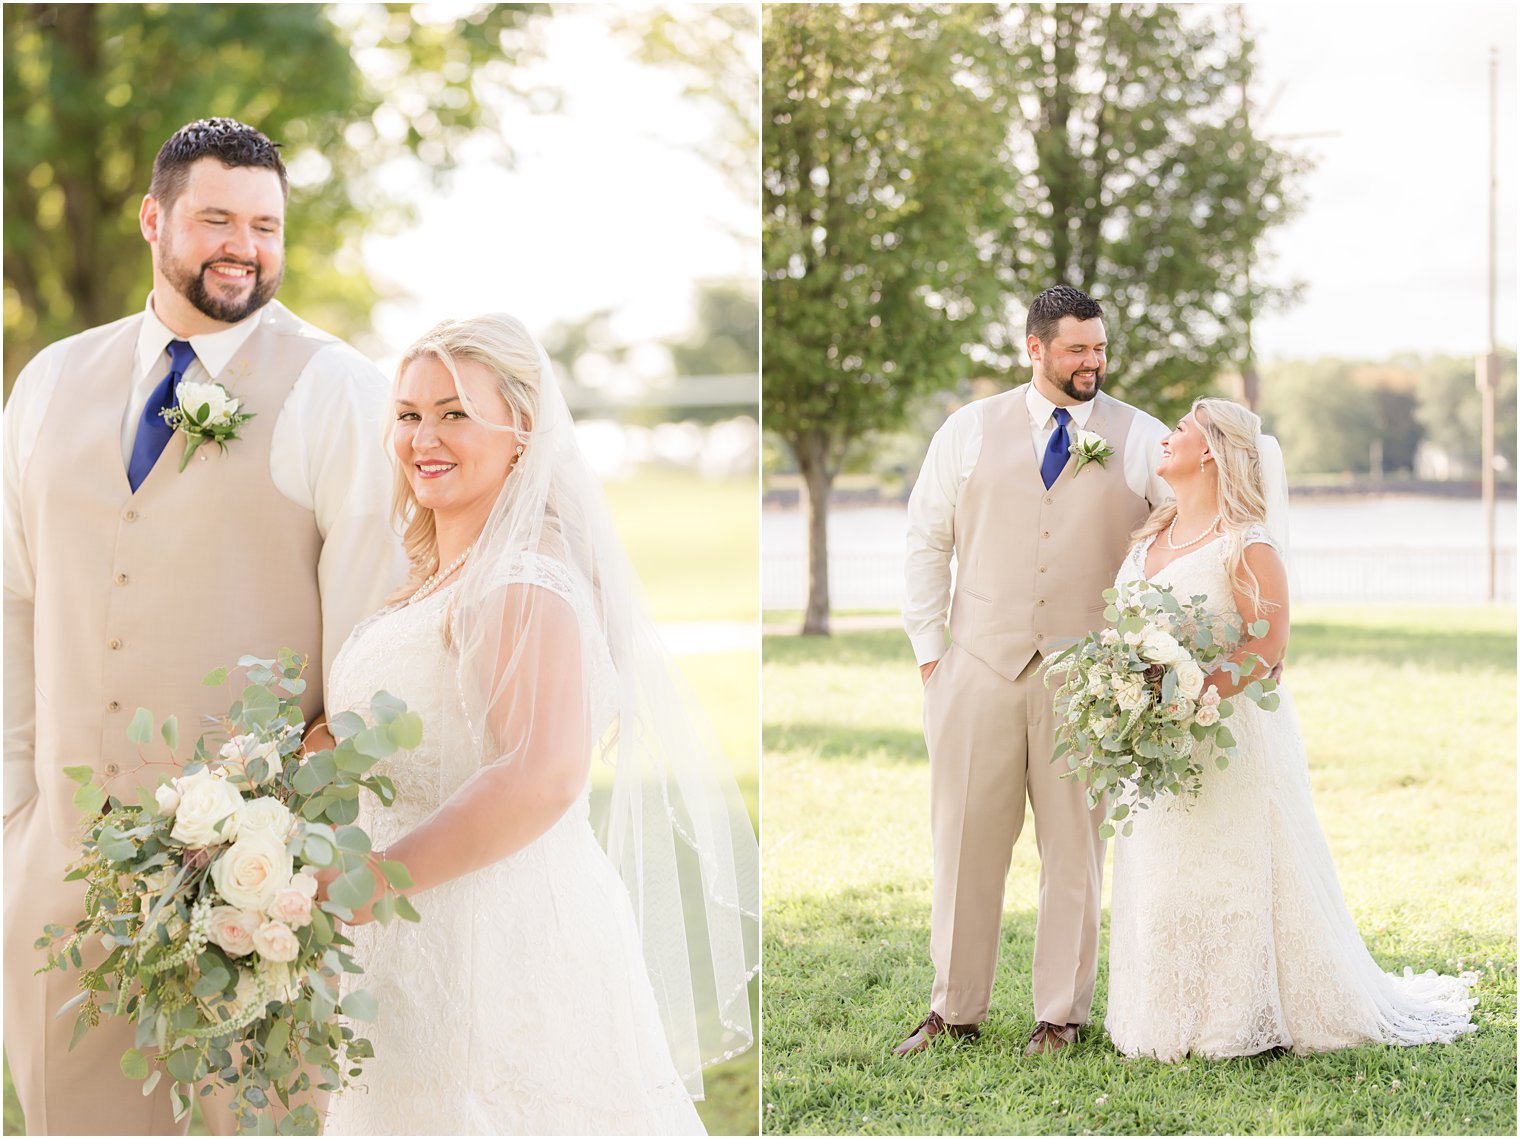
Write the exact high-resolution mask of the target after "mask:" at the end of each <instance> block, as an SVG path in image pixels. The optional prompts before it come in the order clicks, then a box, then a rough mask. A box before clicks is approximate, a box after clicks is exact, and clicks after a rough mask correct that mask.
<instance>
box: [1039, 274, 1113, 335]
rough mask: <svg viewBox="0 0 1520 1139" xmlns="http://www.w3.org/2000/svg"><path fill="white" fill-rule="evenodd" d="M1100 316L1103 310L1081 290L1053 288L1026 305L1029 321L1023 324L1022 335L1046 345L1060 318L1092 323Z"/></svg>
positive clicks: (1066, 287)
mask: <svg viewBox="0 0 1520 1139" xmlns="http://www.w3.org/2000/svg"><path fill="white" fill-rule="evenodd" d="M1102 315H1103V306H1102V305H1100V304H1099V303H1098V302H1097V301H1095V300H1093V299H1092V298H1091V297H1090V296H1088V295H1087V294H1086V293H1084V292H1083V291H1082V290H1081V289H1074V288H1072V287H1071V286H1070V285H1056V286H1055V287H1054V288H1050V289H1046V290H1045V291H1044V292H1043V293H1041V294H1040V295H1039V296H1037V297H1035V299H1034V300H1032V301H1030V302H1029V317H1028V319H1027V320H1025V321H1024V335H1025V336H1033V337H1034V338H1035V339H1036V340H1038V341H1039V342H1040V343H1041V344H1049V343H1050V338H1051V337H1052V336H1054V335H1055V334H1056V329H1057V328H1058V327H1059V326H1060V324H1061V318H1062V317H1063V316H1074V317H1076V318H1077V319H1078V320H1092V319H1093V317H1095V316H1102Z"/></svg>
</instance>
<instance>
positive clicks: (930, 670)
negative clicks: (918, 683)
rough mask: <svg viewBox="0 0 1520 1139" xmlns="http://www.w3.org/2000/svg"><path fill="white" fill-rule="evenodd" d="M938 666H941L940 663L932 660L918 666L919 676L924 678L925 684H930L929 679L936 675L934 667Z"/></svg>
mask: <svg viewBox="0 0 1520 1139" xmlns="http://www.w3.org/2000/svg"><path fill="white" fill-rule="evenodd" d="M937 664H939V661H937V660H931V661H928V662H927V663H925V664H921V665H919V666H918V674H919V676H921V677H923V681H924V683H925V684H928V683H929V678H930V677H931V676H933V675H934V666H935V665H937Z"/></svg>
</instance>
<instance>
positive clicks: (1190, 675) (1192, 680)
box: [1177, 660, 1203, 700]
mask: <svg viewBox="0 0 1520 1139" xmlns="http://www.w3.org/2000/svg"><path fill="white" fill-rule="evenodd" d="M1177 691H1178V692H1179V693H1181V694H1182V695H1183V696H1186V697H1187V698H1188V699H1189V700H1196V699H1198V694H1199V693H1200V692H1202V691H1203V669H1201V668H1199V667H1198V662H1197V661H1191V660H1185V661H1183V662H1182V663H1181V664H1179V665H1178V666H1177Z"/></svg>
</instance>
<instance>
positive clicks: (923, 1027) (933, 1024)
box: [892, 1012, 982, 1056]
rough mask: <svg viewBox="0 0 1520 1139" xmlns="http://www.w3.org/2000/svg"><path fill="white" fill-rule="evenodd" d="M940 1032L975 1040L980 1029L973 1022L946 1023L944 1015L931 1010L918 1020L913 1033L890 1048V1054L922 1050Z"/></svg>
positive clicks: (903, 1054) (906, 1053)
mask: <svg viewBox="0 0 1520 1139" xmlns="http://www.w3.org/2000/svg"><path fill="white" fill-rule="evenodd" d="M941 1033H944V1034H945V1035H947V1036H956V1037H961V1038H964V1039H967V1040H975V1039H976V1038H977V1037H978V1036H980V1035H981V1034H982V1030H981V1027H980V1026H979V1025H975V1024H946V1023H945V1018H944V1017H942V1016H940V1015H939V1013H937V1012H931V1013H930V1014H929V1015H928V1016H926V1017H924V1019H923V1020H921V1021H919V1022H918V1027H917V1028H915V1029H914V1030H913V1035H911V1036H909V1037H908V1039H906V1040H904V1041H903V1042H902V1043H901V1044H899V1045H898V1046H897V1047H896V1048H894V1049H892V1055H894V1056H907V1055H910V1054H912V1053H914V1052H922V1051H923V1050H924V1049H925V1048H927V1047H929V1043H930V1041H932V1040H933V1039H934V1038H935V1037H936V1036H938V1035H940V1034H941Z"/></svg>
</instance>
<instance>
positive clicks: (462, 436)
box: [391, 356, 520, 525]
mask: <svg viewBox="0 0 1520 1139" xmlns="http://www.w3.org/2000/svg"><path fill="white" fill-rule="evenodd" d="M454 364H455V367H456V368H457V369H458V371H459V378H460V381H461V383H463V385H464V388H465V395H466V396H467V398H468V399H469V401H470V406H471V407H473V408H475V409H476V410H477V411H478V412H479V413H480V414H481V415H484V416H488V417H489V418H491V419H492V420H493V421H494V422H499V423H511V422H512V416H511V413H510V412H509V411H508V409H507V402H506V400H505V399H503V398H502V395H501V391H500V389H499V388H498V387H497V384H496V377H495V376H494V375H492V373H491V370H490V369H489V368H487V367H486V366H485V365H483V364H478V363H476V362H475V361H474V360H456V361H455V362H454ZM395 415H396V422H395V425H394V427H393V428H392V429H391V449H392V450H393V451H394V452H395V454H396V461H397V462H399V463H400V464H401V469H402V470H403V471H405V472H406V477H407V479H408V481H409V482H410V483H411V487H412V493H413V494H414V495H416V496H417V501H418V503H420V504H421V505H423V506H425V507H427V508H428V509H429V510H432V511H433V512H434V513H435V514H438V515H440V516H443V517H453V516H456V515H458V516H462V515H474V514H478V515H479V516H480V523H481V525H484V524H485V520H486V517H487V515H489V514H490V512H491V506H492V505H493V504H494V503H495V502H496V496H497V494H498V493H499V492H500V491H501V486H502V483H503V482H504V481H506V478H507V475H508V474H509V473H510V472H511V470H512V465H513V463H514V462H515V461H516V459H517V448H518V445H519V443H520V439H519V438H518V435H517V433H516V432H515V431H512V430H511V429H507V430H504V431H503V430H493V429H491V428H490V427H487V426H486V425H485V424H483V423H480V422H479V421H478V420H475V419H472V418H471V417H470V415H469V413H468V412H466V411H465V408H464V403H463V402H462V401H461V400H460V398H459V391H458V389H457V388H456V387H455V385H454V377H453V376H451V375H450V374H449V370H448V369H447V368H446V367H444V365H443V362H442V361H441V360H439V359H438V358H437V357H434V356H423V357H420V358H418V359H416V360H413V361H412V362H411V363H410V364H408V365H407V366H406V370H405V371H403V372H402V373H401V382H400V383H399V384H397V386H396V406H395Z"/></svg>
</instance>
